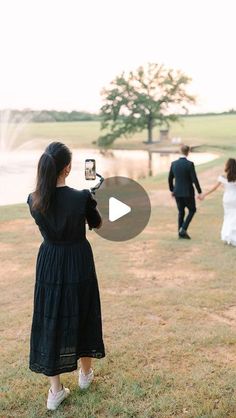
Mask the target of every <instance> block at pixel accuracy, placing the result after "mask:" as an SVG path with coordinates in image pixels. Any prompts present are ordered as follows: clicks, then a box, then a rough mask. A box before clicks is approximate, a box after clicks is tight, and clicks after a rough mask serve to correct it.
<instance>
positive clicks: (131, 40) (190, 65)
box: [0, 0, 236, 112]
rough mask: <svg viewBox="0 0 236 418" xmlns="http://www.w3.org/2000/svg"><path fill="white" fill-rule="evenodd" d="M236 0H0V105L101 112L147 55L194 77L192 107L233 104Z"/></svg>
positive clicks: (203, 109)
mask: <svg viewBox="0 0 236 418" xmlns="http://www.w3.org/2000/svg"><path fill="white" fill-rule="evenodd" d="M235 3H236V2H235V0H224V1H223V0H161V1H160V0H119V1H117V0H116V1H115V0H93V1H91V0H83V1H80V0H0V109H3V108H15V109H16V108H18V109H23V108H32V109H37V110H40V109H58V110H73V109H76V110H88V111H91V112H97V111H99V108H100V106H101V105H102V101H101V95H100V92H101V90H102V88H103V87H105V86H107V85H108V84H109V82H110V81H111V80H112V79H114V77H116V76H117V75H118V74H120V73H121V72H122V71H129V70H134V69H136V68H137V67H138V66H140V65H143V64H144V65H145V64H146V63H148V62H155V63H162V64H164V65H165V66H167V67H171V68H174V69H180V70H182V71H183V72H185V73H186V74H187V75H188V76H190V77H191V78H192V83H191V86H190V91H191V93H194V94H195V95H196V96H197V105H196V106H195V107H194V108H193V109H192V111H194V112H207V111H224V110H229V109H230V108H236V83H235V76H236V56H235V52H233V51H235V40H236V25H235V15H236V5H235Z"/></svg>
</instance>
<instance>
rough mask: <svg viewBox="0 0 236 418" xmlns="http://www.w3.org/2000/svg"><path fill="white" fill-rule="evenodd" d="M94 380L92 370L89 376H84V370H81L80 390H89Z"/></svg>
mask: <svg viewBox="0 0 236 418" xmlns="http://www.w3.org/2000/svg"><path fill="white" fill-rule="evenodd" d="M93 379H94V373H93V369H91V368H90V370H89V372H88V373H87V374H84V373H83V371H82V369H79V382H78V384H79V387H80V389H87V388H88V387H89V386H90V385H91V383H92V381H93Z"/></svg>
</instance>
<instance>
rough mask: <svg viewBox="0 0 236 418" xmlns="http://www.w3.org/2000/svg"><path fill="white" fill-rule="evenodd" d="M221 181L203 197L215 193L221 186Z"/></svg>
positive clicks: (203, 196)
mask: <svg viewBox="0 0 236 418" xmlns="http://www.w3.org/2000/svg"><path fill="white" fill-rule="evenodd" d="M220 185H221V183H220V182H219V181H218V182H217V183H216V184H215V186H214V187H212V188H211V189H210V190H208V192H205V193H203V195H202V198H203V199H205V197H206V196H208V195H209V194H211V193H213V192H214V191H215V190H217V189H218V188H219V187H220Z"/></svg>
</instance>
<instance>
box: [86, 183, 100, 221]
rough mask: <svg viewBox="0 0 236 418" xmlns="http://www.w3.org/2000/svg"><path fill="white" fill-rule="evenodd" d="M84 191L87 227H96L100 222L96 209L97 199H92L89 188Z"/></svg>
mask: <svg viewBox="0 0 236 418" xmlns="http://www.w3.org/2000/svg"><path fill="white" fill-rule="evenodd" d="M86 193H87V202H86V214H85V216H86V220H87V222H88V225H89V228H97V227H98V226H99V225H100V224H101V222H102V217H101V215H100V213H99V211H98V209H97V201H96V200H95V199H94V197H93V195H92V193H91V192H90V191H89V190H86Z"/></svg>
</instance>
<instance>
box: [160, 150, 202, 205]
mask: <svg viewBox="0 0 236 418" xmlns="http://www.w3.org/2000/svg"><path fill="white" fill-rule="evenodd" d="M168 180H169V189H170V191H171V192H173V193H174V195H175V197H193V196H194V187H193V184H194V185H195V187H196V189H197V191H198V193H202V190H201V187H200V184H199V181H198V178H197V174H196V171H195V166H194V163H193V162H192V161H189V160H187V158H185V157H180V158H179V159H178V160H176V161H173V163H172V164H171V167H170V172H169V179H168Z"/></svg>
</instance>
